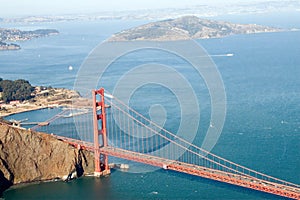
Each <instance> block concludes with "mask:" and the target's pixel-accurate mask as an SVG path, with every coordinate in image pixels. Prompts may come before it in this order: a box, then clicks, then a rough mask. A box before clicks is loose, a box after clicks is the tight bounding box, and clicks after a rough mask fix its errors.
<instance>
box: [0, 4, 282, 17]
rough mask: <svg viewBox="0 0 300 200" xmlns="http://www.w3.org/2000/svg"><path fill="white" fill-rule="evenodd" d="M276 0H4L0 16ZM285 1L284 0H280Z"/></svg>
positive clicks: (79, 12)
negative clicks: (246, 0)
mask: <svg viewBox="0 0 300 200" xmlns="http://www.w3.org/2000/svg"><path fill="white" fill-rule="evenodd" d="M267 2H274V1H268V0H267V1H266V0H254V1H250V2H245V1H243V0H228V1H223V0H211V1H195V0H186V1H181V0H164V1H161V0H151V1H150V0H144V1H138V0H131V1H125V0H111V1H101V0H100V1H97V0H85V1H82V0H73V1H72V2H70V1H67V2H62V1H60V0H52V1H36V0H24V1H18V0H0V3H1V5H4V6H3V7H2V10H1V15H0V18H1V17H2V18H7V17H22V16H34V15H68V14H93V13H100V12H105V11H108V12H119V11H130V10H143V9H163V8H188V7H193V6H196V5H207V6H223V5H224V6H225V5H234V4H252V3H267ZM278 2H282V1H278Z"/></svg>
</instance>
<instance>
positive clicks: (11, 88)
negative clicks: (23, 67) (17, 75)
mask: <svg viewBox="0 0 300 200" xmlns="http://www.w3.org/2000/svg"><path fill="white" fill-rule="evenodd" d="M33 91H34V87H32V86H31V84H30V83H29V82H28V81H26V80H23V79H19V80H15V81H11V80H3V79H2V78H0V92H2V95H1V100H3V101H5V102H10V101H15V100H19V101H24V100H28V99H31V98H32V96H31V94H32V92H33Z"/></svg>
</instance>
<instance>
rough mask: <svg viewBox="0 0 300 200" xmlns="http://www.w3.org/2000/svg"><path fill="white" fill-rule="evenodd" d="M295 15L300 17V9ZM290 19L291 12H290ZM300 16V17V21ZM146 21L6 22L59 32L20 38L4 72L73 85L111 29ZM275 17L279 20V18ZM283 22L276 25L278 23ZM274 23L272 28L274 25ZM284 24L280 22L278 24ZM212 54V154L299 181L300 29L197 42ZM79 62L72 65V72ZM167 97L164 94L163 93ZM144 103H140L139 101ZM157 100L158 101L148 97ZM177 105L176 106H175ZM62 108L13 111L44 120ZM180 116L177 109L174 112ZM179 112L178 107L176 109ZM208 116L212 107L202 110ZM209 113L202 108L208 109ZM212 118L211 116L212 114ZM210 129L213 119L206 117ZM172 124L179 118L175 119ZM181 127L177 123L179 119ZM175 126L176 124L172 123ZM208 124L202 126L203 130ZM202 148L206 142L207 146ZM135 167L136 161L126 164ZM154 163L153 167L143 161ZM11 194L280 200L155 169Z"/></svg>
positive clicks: (3, 55) (1, 62)
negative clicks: (219, 89)
mask: <svg viewBox="0 0 300 200" xmlns="http://www.w3.org/2000/svg"><path fill="white" fill-rule="evenodd" d="M294 15H297V16H300V14H299V13H296V14H294ZM281 16H283V17H282V18H280V19H281V20H280V21H279V22H280V23H279V26H280V27H284V28H300V23H297V22H298V21H297V18H293V19H291V18H290V15H287V14H286V13H285V14H282V15H281ZM284 16H286V17H284ZM272 17H273V15H270V16H267V17H265V18H257V17H256V18H255V17H253V20H254V21H251V19H252V18H251V16H248V17H246V16H243V17H240V18H239V17H237V16H236V17H233V16H224V20H226V19H234V20H235V22H241V23H242V22H247V23H248V22H251V23H257V24H259V23H260V24H264V25H268V24H270V23H271V20H270V19H271V18H272ZM298 19H300V17H299V18H298ZM146 22H147V21H142V20H127V21H121V20H109V21H81V22H77V21H76V22H75V21H73V22H58V23H46V24H25V25H24V24H0V26H1V27H15V28H20V29H36V28H56V29H58V30H59V31H60V34H59V35H57V36H52V37H46V38H38V39H34V40H31V41H24V42H20V45H21V47H22V49H21V50H20V51H0V77H2V78H3V79H19V78H23V79H27V80H29V81H30V82H31V83H32V84H33V85H45V86H49V85H51V86H53V87H65V88H70V89H71V88H73V84H74V80H75V78H76V75H77V72H78V70H79V68H80V66H81V63H82V62H83V61H84V59H85V58H86V57H87V56H88V54H89V52H90V51H91V50H92V49H93V48H95V46H96V45H97V44H99V43H101V41H103V40H105V39H106V38H107V37H109V36H110V35H111V34H113V33H115V32H118V31H121V30H123V29H126V28H130V27H133V26H137V25H140V24H144V23H146ZM272 22H273V21H272ZM274 24H275V25H276V23H275V22H274ZM274 24H270V25H274ZM277 25H278V24H277ZM197 42H198V43H199V44H200V45H202V46H203V47H204V48H205V49H206V51H207V52H208V54H210V55H221V54H227V53H232V54H234V55H233V56H232V57H221V56H217V57H214V56H213V57H212V59H213V61H214V62H215V64H216V66H217V68H218V70H219V72H220V74H221V76H222V79H223V82H224V86H225V90H226V96H227V115H226V121H225V125H224V128H223V131H222V134H221V136H220V138H219V140H218V142H217V144H216V145H215V147H214V148H213V150H212V152H213V153H215V154H217V155H219V156H221V157H224V158H226V159H229V160H231V161H234V162H236V163H238V164H241V165H244V166H246V167H249V168H252V169H254V170H257V171H260V172H263V173H266V174H268V175H271V176H275V177H277V178H280V179H284V180H287V181H291V182H294V183H297V184H300V173H299V170H300V159H299V158H300V151H299V149H300V117H299V115H300V104H299V103H300V79H299V76H300V56H299V55H300V32H299V31H294V32H291V31H288V32H278V33H261V34H251V35H234V36H230V37H225V38H217V39H206V40H197ZM69 66H72V70H70V69H69ZM161 98H164V97H161ZM135 103H137V104H138V101H135ZM148 103H149V104H151V101H150V100H149V102H148ZM174 110H176V109H174ZM58 112H59V110H56V109H54V110H48V109H46V110H40V111H33V112H27V113H22V114H18V115H13V116H10V117H11V118H14V119H24V118H31V120H33V121H34V120H35V118H40V117H44V118H45V119H47V118H49V116H51V115H53V114H56V113H58ZM168 112H171V114H170V116H173V115H174V113H173V114H172V109H168ZM173 112H176V111H173ZM203 113H204V117H203V118H201V120H204V121H205V120H207V119H208V118H209V112H205V110H204V111H203ZM201 114H202V113H201ZM205 116H206V117H205ZM203 124H204V125H206V126H207V123H205V122H203ZM169 125H170V126H172V123H171V124H170V123H169ZM174 126H177V124H176V122H174ZM170 128H171V129H172V127H170ZM200 129H201V128H200ZM200 145H201V144H200ZM122 162H124V163H129V165H131V166H134V165H135V163H132V162H128V161H122ZM139 167H142V168H147V166H143V165H139ZM4 198H5V199H83V198H84V199H274V198H279V197H275V196H273V195H268V194H264V193H261V192H256V191H251V190H248V189H243V188H239V187H235V186H231V185H227V184H223V183H218V182H214V181H210V180H206V179H202V178H199V177H194V176H190V175H186V174H181V173H177V172H172V171H166V170H163V169H158V168H155V170H154V171H152V172H148V173H137V172H134V171H129V172H124V171H120V170H113V171H112V174H111V175H110V176H108V177H102V178H94V177H83V178H80V179H78V180H75V181H72V182H68V183H65V182H48V183H35V184H25V185H20V186H17V187H13V188H11V189H9V190H7V191H6V192H5V193H4Z"/></svg>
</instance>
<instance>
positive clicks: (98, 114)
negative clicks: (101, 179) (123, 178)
mask: <svg viewBox="0 0 300 200" xmlns="http://www.w3.org/2000/svg"><path fill="white" fill-rule="evenodd" d="M92 97H93V123H94V128H93V131H94V149H95V151H94V157H95V172H94V175H95V176H101V175H107V174H110V169H109V166H108V155H106V154H100V147H106V146H107V145H108V144H107V129H106V113H105V101H104V88H100V89H99V90H93V91H92ZM99 122H100V123H99ZM99 125H100V127H99ZM99 128H100V129H99ZM99 135H100V136H101V141H100V142H101V143H99Z"/></svg>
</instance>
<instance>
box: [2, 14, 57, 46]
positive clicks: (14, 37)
mask: <svg viewBox="0 0 300 200" xmlns="http://www.w3.org/2000/svg"><path fill="white" fill-rule="evenodd" d="M0 21H1V18H0ZM57 34H59V32H58V30H56V29H38V30H34V31H21V30H19V29H7V28H0V51H1V50H19V49H21V47H20V45H18V44H14V43H7V41H22V40H31V39H33V38H39V37H46V36H51V35H57ZM4 41H6V42H4Z"/></svg>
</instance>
